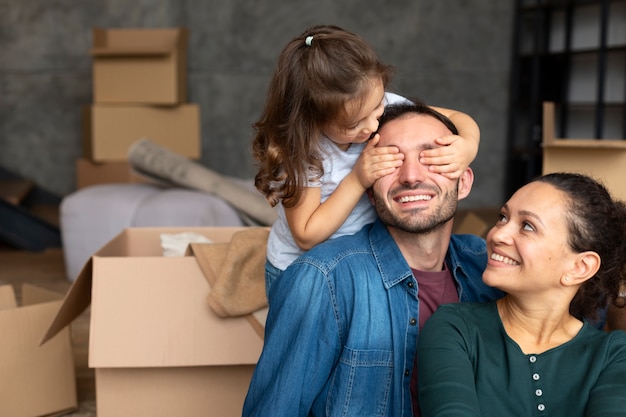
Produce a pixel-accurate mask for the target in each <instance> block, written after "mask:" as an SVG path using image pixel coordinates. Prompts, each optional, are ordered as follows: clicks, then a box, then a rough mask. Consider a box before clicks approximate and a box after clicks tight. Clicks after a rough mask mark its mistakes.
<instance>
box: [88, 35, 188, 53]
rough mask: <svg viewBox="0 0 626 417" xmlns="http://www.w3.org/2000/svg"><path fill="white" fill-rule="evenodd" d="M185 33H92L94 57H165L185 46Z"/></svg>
mask: <svg viewBox="0 0 626 417" xmlns="http://www.w3.org/2000/svg"><path fill="white" fill-rule="evenodd" d="M186 35H187V31H186V30H185V29H182V28H177V29H102V28H94V29H93V31H92V37H93V39H92V40H93V46H92V48H91V55H93V56H94V57H115V56H122V57H123V56H139V57H141V56H146V57H149V56H165V55H169V54H171V53H172V52H174V51H175V50H176V49H177V48H184V47H185V45H186V38H187V36H186Z"/></svg>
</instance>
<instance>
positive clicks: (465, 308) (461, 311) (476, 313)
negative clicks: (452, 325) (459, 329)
mask: <svg viewBox="0 0 626 417" xmlns="http://www.w3.org/2000/svg"><path fill="white" fill-rule="evenodd" d="M434 316H437V317H438V318H439V319H440V320H453V321H458V320H461V321H463V322H465V323H468V325H470V326H472V325H473V323H477V322H478V323H483V322H484V321H485V320H487V319H489V318H493V317H497V307H496V304H495V301H493V302H482V303H475V302H461V303H450V304H442V305H440V306H439V308H438V309H437V311H436V312H435V313H434V314H433V317H434Z"/></svg>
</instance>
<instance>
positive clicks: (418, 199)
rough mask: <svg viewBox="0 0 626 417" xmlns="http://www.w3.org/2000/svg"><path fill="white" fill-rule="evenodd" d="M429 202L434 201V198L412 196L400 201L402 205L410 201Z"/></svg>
mask: <svg viewBox="0 0 626 417" xmlns="http://www.w3.org/2000/svg"><path fill="white" fill-rule="evenodd" d="M428 200H432V197H431V196H429V195H423V194H420V195H410V196H406V197H402V198H401V199H400V202H401V203H408V202H410V201H428Z"/></svg>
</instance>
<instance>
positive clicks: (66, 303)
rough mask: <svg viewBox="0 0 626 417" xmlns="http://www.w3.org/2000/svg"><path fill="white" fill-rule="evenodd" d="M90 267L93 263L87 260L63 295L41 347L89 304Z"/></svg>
mask: <svg viewBox="0 0 626 417" xmlns="http://www.w3.org/2000/svg"><path fill="white" fill-rule="evenodd" d="M92 265H93V261H92V259H89V260H88V261H87V263H86V264H85V266H84V267H83V269H82V270H81V271H80V273H79V274H78V276H77V277H76V280H75V281H74V283H73V284H72V286H71V287H70V289H69V291H68V292H67V294H66V295H65V298H64V300H63V304H61V308H59V310H58V311H57V313H56V315H55V316H54V319H53V320H52V322H51V323H50V326H48V329H47V330H46V333H45V334H44V336H43V337H42V338H41V341H40V344H41V345H43V344H44V343H46V342H47V341H48V340H50V339H52V338H53V337H54V335H56V334H57V333H59V332H60V331H61V330H63V328H64V327H66V326H67V325H69V324H70V323H71V322H72V321H74V319H75V318H77V317H78V316H80V315H81V313H82V312H83V311H85V310H86V309H87V307H89V305H90V304H91V281H92Z"/></svg>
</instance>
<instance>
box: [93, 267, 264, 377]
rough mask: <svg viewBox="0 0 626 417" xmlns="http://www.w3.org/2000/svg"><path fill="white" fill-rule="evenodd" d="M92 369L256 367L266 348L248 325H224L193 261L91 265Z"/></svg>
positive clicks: (245, 322) (227, 321)
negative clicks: (209, 303)
mask: <svg viewBox="0 0 626 417" xmlns="http://www.w3.org/2000/svg"><path fill="white" fill-rule="evenodd" d="M93 271H94V278H93V285H94V288H93V300H92V305H91V320H92V321H91V327H90V343H89V345H90V351H89V366H90V367H94V368H103V367H171V366H206V365H239V364H255V363H256V362H257V360H258V358H259V355H260V353H261V350H262V347H263V341H262V339H261V338H260V337H259V335H258V334H257V333H256V331H255V329H254V328H253V327H252V326H251V324H250V322H249V321H248V320H247V319H245V318H220V317H218V316H217V315H216V314H215V313H214V312H213V311H212V310H211V308H210V307H209V305H208V304H207V302H206V297H207V295H208V293H209V291H210V287H209V284H208V282H207V281H206V279H205V277H204V274H203V273H202V271H201V270H200V267H199V266H198V263H197V262H196V260H195V258H193V257H189V256H187V257H125V258H106V257H98V256H94V258H93Z"/></svg>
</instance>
